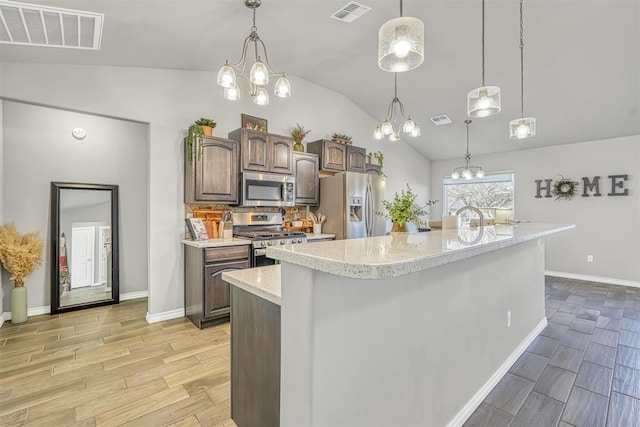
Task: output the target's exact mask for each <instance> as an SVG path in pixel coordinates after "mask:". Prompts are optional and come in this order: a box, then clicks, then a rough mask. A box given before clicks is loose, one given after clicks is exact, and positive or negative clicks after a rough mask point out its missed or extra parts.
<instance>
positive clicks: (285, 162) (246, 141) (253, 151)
mask: <svg viewBox="0 0 640 427" xmlns="http://www.w3.org/2000/svg"><path fill="white" fill-rule="evenodd" d="M229 138H230V139H233V140H235V141H238V142H240V145H241V149H240V151H241V157H242V158H241V167H242V170H249V171H256V172H273V173H281V174H287V175H291V174H292V173H293V154H292V153H293V140H292V139H291V138H287V137H284V136H280V135H273V134H269V133H264V132H256V131H251V130H246V129H236V130H234V131H233V132H231V133H229Z"/></svg>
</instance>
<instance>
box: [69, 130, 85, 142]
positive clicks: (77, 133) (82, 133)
mask: <svg viewBox="0 0 640 427" xmlns="http://www.w3.org/2000/svg"><path fill="white" fill-rule="evenodd" d="M71 135H73V137H74V138H75V139H84V137H85V136H87V131H86V130H84V129H83V128H74V129H73V130H72V131H71Z"/></svg>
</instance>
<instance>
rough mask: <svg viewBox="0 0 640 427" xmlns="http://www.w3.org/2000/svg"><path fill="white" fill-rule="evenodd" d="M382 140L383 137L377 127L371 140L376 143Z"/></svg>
mask: <svg viewBox="0 0 640 427" xmlns="http://www.w3.org/2000/svg"><path fill="white" fill-rule="evenodd" d="M382 138H384V135H383V134H382V129H381V128H380V125H378V126H376V128H375V130H374V131H373V139H375V140H376V141H380V140H381V139H382Z"/></svg>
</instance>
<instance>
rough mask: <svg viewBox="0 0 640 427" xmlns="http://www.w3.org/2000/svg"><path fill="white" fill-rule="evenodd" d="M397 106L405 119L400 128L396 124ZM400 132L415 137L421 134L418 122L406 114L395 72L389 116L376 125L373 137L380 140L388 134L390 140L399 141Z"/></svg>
mask: <svg viewBox="0 0 640 427" xmlns="http://www.w3.org/2000/svg"><path fill="white" fill-rule="evenodd" d="M396 106H398V110H399V111H400V116H401V117H402V118H403V119H404V121H403V123H402V126H401V127H400V128H397V127H395V126H394V123H395V117H396ZM400 132H403V133H406V134H408V135H409V136H412V137H414V138H415V137H417V136H420V127H419V126H418V125H417V124H416V122H414V121H413V119H412V118H411V116H406V115H405V114H404V105H402V102H401V101H400V99H399V98H398V74H397V73H394V92H393V99H392V100H391V104H389V109H388V110H387V117H386V118H385V119H384V122H382V124H381V125H376V128H375V130H374V131H373V139H375V140H378V141H379V140H381V139H383V138H384V137H385V136H388V137H389V141H393V142H395V141H399V140H400Z"/></svg>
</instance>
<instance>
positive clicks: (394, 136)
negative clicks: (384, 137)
mask: <svg viewBox="0 0 640 427" xmlns="http://www.w3.org/2000/svg"><path fill="white" fill-rule="evenodd" d="M389 141H391V142H396V141H400V135H398V132H393V133H392V134H391V135H389Z"/></svg>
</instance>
